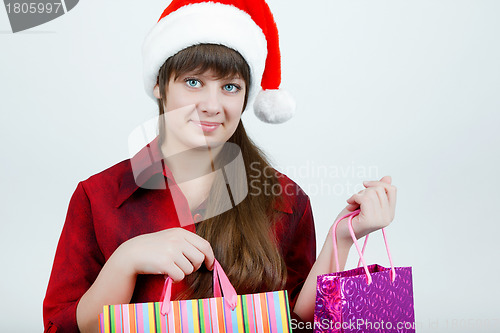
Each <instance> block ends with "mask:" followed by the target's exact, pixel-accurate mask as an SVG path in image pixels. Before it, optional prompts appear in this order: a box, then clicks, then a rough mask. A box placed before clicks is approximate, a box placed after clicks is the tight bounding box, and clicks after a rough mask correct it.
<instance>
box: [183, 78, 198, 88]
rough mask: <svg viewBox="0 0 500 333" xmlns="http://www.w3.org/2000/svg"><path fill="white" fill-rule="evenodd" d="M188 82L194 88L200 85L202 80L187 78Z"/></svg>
mask: <svg viewBox="0 0 500 333" xmlns="http://www.w3.org/2000/svg"><path fill="white" fill-rule="evenodd" d="M186 83H187V85H188V86H190V87H192V88H197V87H199V85H200V81H199V80H197V79H186Z"/></svg>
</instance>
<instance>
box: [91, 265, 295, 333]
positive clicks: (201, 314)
mask: <svg viewBox="0 0 500 333" xmlns="http://www.w3.org/2000/svg"><path fill="white" fill-rule="evenodd" d="M171 288H172V280H171V279H170V278H167V279H166V281H165V288H164V291H163V295H162V297H161V298H162V301H161V302H154V303H153V302H151V303H137V304H120V305H106V306H104V310H103V313H101V314H100V316H99V327H100V332H101V333H129V332H130V333H166V332H168V333H211V332H214V333H215V332H221V333H226V332H227V333H238V332H241V333H291V332H292V329H291V321H290V309H289V305H288V295H287V292H286V290H280V291H273V292H266V293H258V294H248V295H237V294H236V291H235V290H234V287H233V286H232V285H231V283H230V282H229V279H228V278H227V276H226V274H225V273H224V271H223V270H222V267H221V266H220V264H219V263H218V262H217V260H216V261H215V265H214V296H215V297H213V298H205V299H195V300H181V301H171V300H170V298H171Z"/></svg>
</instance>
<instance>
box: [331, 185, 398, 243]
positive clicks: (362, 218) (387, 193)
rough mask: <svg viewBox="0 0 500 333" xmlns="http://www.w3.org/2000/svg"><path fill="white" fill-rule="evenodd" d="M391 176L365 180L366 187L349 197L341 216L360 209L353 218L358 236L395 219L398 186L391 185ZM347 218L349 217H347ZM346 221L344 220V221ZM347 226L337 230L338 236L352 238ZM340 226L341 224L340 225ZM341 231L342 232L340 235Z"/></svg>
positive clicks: (364, 234)
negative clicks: (377, 179)
mask: <svg viewBox="0 0 500 333" xmlns="http://www.w3.org/2000/svg"><path fill="white" fill-rule="evenodd" d="M391 182H392V179H391V177H390V176H385V177H382V179H381V180H380V181H365V182H363V185H364V186H365V187H366V189H364V190H361V191H359V192H358V193H356V194H354V195H353V196H351V197H350V198H349V199H347V203H348V204H349V205H348V206H347V207H346V208H345V209H344V210H343V211H342V212H341V213H340V214H339V216H343V215H345V214H348V213H349V212H352V211H354V210H356V209H358V208H359V209H360V213H359V215H357V216H355V217H354V218H353V223H352V225H353V229H354V231H355V233H356V238H358V239H359V238H361V237H364V236H366V235H367V234H369V233H371V232H373V231H375V230H378V229H381V228H385V227H387V226H388V225H389V224H390V223H391V222H392V220H393V219H394V214H395V210H396V187H395V186H394V185H391ZM345 220H347V219H345ZM342 222H344V221H342ZM346 226H347V225H345V227H343V228H340V229H338V230H337V237H341V238H344V239H348V238H349V239H350V238H351V236H350V234H349V232H348V230H346V229H347V228H346ZM339 227H340V225H339ZM339 232H340V233H341V234H340V235H339Z"/></svg>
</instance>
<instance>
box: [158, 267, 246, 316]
mask: <svg viewBox="0 0 500 333" xmlns="http://www.w3.org/2000/svg"><path fill="white" fill-rule="evenodd" d="M213 274H214V280H213V281H214V297H222V296H223V295H224V300H225V302H226V305H227V306H228V307H229V308H231V310H234V309H235V308H236V303H237V299H238V295H237V294H236V290H235V289H234V287H233V285H232V284H231V282H230V281H229V278H228V277H227V275H226V273H225V272H224V270H223V269H222V266H221V265H220V263H219V262H218V261H217V259H215V261H214V269H213ZM221 288H222V289H221ZM171 298H172V278H171V277H167V278H166V279H165V285H164V286H163V292H162V294H161V308H160V312H161V314H162V315H166V314H167V313H169V312H170V310H171V308H170V299H171Z"/></svg>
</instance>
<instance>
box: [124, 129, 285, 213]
mask: <svg viewBox="0 0 500 333" xmlns="http://www.w3.org/2000/svg"><path fill="white" fill-rule="evenodd" d="M161 173H162V174H163V176H164V177H166V178H167V181H168V182H173V183H175V179H174V176H173V174H172V171H171V170H170V169H169V168H168V166H167V165H166V164H165V163H164V160H163V154H162V153H161V149H160V145H159V136H157V137H156V138H155V139H154V140H153V141H151V142H150V143H148V144H147V145H146V146H144V147H143V148H142V149H141V150H140V151H139V152H138V153H137V154H135V155H134V156H133V157H132V158H131V159H130V165H129V168H128V169H127V171H126V172H125V174H124V175H123V178H122V181H121V183H120V186H119V190H118V195H117V197H116V202H115V207H116V208H118V207H120V206H121V205H122V204H123V203H124V202H125V200H127V199H128V198H129V197H130V196H131V195H132V194H133V193H134V192H135V191H136V190H137V189H139V188H141V187H142V186H143V185H144V184H145V183H146V182H147V181H148V180H150V179H151V178H152V177H153V176H155V175H159V174H161ZM278 178H279V179H280V180H281V179H282V178H283V177H278ZM164 180H165V179H163V182H157V183H155V184H163V187H162V188H158V187H155V189H166V184H165V183H166V182H165V181H164ZM282 198H283V200H277V201H276V204H275V205H274V209H276V210H278V211H281V212H285V213H289V214H292V213H293V210H292V204H291V202H290V199H291V198H289V197H288V195H283V197H282ZM202 206H203V205H202ZM200 208H203V207H200Z"/></svg>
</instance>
